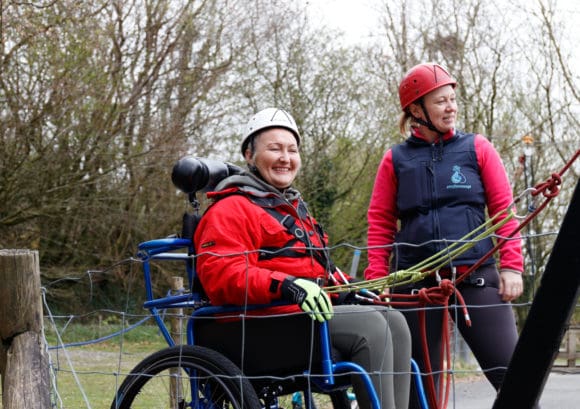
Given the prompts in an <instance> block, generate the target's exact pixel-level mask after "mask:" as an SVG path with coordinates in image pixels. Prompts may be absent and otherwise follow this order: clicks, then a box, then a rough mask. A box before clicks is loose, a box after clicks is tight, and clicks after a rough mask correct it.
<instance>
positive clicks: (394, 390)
mask: <svg viewBox="0 0 580 409" xmlns="http://www.w3.org/2000/svg"><path fill="white" fill-rule="evenodd" d="M334 313H335V314H334V317H333V318H332V319H331V320H330V321H329V328H330V337H331V342H332V347H333V348H334V349H335V350H336V351H337V352H338V353H339V354H340V356H341V357H342V358H343V359H346V360H349V361H352V362H354V363H357V364H359V365H361V366H362V367H363V368H364V369H365V370H366V371H367V372H368V373H369V375H371V379H372V381H373V385H374V387H375V390H376V391H377V395H378V397H379V401H380V402H381V408H382V409H407V407H408V404H409V389H410V379H411V376H410V366H411V334H410V331H409V327H408V325H407V322H406V321H405V318H404V316H403V314H401V313H400V312H399V311H397V310H394V309H391V308H388V307H384V306H370V305H339V306H335V307H334ZM352 383H353V387H354V391H355V394H356V396H357V401H358V404H359V407H360V408H361V409H366V408H370V407H371V405H370V401H369V398H368V395H367V393H366V388H365V387H364V385H363V384H362V381H361V380H360V377H357V376H354V377H353V379H352Z"/></svg>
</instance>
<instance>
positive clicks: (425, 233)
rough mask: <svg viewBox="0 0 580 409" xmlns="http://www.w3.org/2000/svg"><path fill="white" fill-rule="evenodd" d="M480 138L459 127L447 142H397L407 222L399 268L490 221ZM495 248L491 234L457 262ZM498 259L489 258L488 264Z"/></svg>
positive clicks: (402, 213) (400, 199)
mask: <svg viewBox="0 0 580 409" xmlns="http://www.w3.org/2000/svg"><path fill="white" fill-rule="evenodd" d="M474 138H475V135H474V134H465V133H463V132H460V131H456V133H455V135H454V136H453V137H452V138H451V139H448V140H446V141H444V142H443V143H434V144H430V143H428V142H425V141H423V140H421V139H419V138H416V137H413V136H411V137H410V138H408V139H407V140H406V141H405V142H403V143H402V144H400V145H397V146H395V147H393V149H392V153H393V166H394V169H395V173H396V176H397V180H398V191H397V208H398V210H399V219H400V222H401V225H400V229H399V232H398V233H397V235H396V238H395V242H396V243H398V244H399V245H397V246H396V247H395V248H393V261H392V266H393V268H394V269H396V270H397V269H403V268H409V267H411V266H413V265H414V264H417V263H418V262H420V261H423V260H425V259H426V258H428V257H430V256H432V255H433V254H434V253H436V252H438V251H440V250H443V249H445V248H447V246H448V244H451V243H450V242H451V241H452V240H457V239H460V238H462V237H463V236H465V234H467V233H468V232H470V231H471V230H473V229H474V228H476V227H478V226H479V225H481V224H482V223H483V222H484V221H485V192H484V189H483V185H482V182H481V178H480V175H479V166H478V164H477V157H476V154H475V145H474ZM442 239H446V240H449V241H450V242H449V243H445V242H440V241H439V240H442ZM402 243H412V244H414V245H416V246H407V245H401V244H402ZM492 247H493V243H492V241H491V239H486V240H484V241H480V242H479V243H477V245H476V246H475V247H474V248H472V249H471V250H469V251H468V252H466V253H464V254H462V255H460V256H459V257H457V258H456V259H455V260H454V261H453V265H470V264H473V263H475V262H476V261H477V260H479V259H480V258H481V257H482V256H483V255H484V254H485V253H487V251H489V250H490V249H491V248H492ZM493 262H494V260H493V258H489V259H488V260H487V261H486V264H489V263H493Z"/></svg>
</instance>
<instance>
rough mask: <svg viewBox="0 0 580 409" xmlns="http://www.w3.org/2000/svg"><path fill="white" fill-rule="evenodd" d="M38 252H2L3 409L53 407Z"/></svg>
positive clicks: (0, 369) (0, 365)
mask: <svg viewBox="0 0 580 409" xmlns="http://www.w3.org/2000/svg"><path fill="white" fill-rule="evenodd" d="M40 291H41V290H40V267H39V261H38V252H37V251H31V250H4V249H0V317H1V318H0V341H1V345H0V374H1V375H2V408H3V409H28V408H40V409H49V408H50V378H49V368H48V356H47V352H46V349H45V342H44V338H43V336H42V327H43V323H42V298H41V292H40Z"/></svg>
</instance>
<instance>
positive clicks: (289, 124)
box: [242, 108, 300, 155]
mask: <svg viewBox="0 0 580 409" xmlns="http://www.w3.org/2000/svg"><path fill="white" fill-rule="evenodd" d="M267 128H286V129H288V130H289V131H291V132H292V133H293V134H294V137H295V138H296V142H297V143H298V146H300V133H299V132H298V127H297V126H296V121H294V118H292V115H290V114H289V113H288V112H286V111H284V110H283V109H278V108H266V109H263V110H261V111H260V112H258V113H257V114H254V115H253V116H252V117H251V118H250V120H249V121H248V123H247V124H246V128H245V129H244V139H243V141H242V155H244V154H245V152H246V149H247V148H248V144H249V143H250V141H251V140H252V137H253V136H254V135H255V134H256V133H257V132H258V131H262V130H264V129H267Z"/></svg>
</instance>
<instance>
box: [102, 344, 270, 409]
mask: <svg viewBox="0 0 580 409" xmlns="http://www.w3.org/2000/svg"><path fill="white" fill-rule="evenodd" d="M260 406H261V405H260V401H259V400H258V397H257V395H256V391H255V390H254V388H253V387H252V385H251V384H250V382H249V381H248V380H247V379H246V378H245V377H243V376H242V372H241V371H240V369H239V368H238V367H237V366H236V365H234V364H233V363H232V362H231V361H230V360H229V359H227V358H226V357H224V356H223V355H222V354H220V353H218V352H216V351H214V350H211V349H208V348H204V347H200V346H183V345H182V346H175V347H170V348H166V349H163V350H161V351H158V352H156V353H154V354H152V355H150V356H149V357H147V358H145V359H144V360H143V361H141V362H140V363H139V364H138V365H137V366H136V367H135V368H134V369H133V370H132V371H131V373H130V374H129V375H127V377H126V378H125V380H124V381H123V383H122V384H121V386H120V388H119V390H118V391H117V394H116V396H115V400H114V401H113V403H112V404H111V409H130V408H133V409H145V408H147V409H151V408H155V409H158V408H168V409H185V408H188V409H189V408H191V409H201V408H224V409H225V408H231V409H242V408H249V409H255V408H260Z"/></svg>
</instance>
